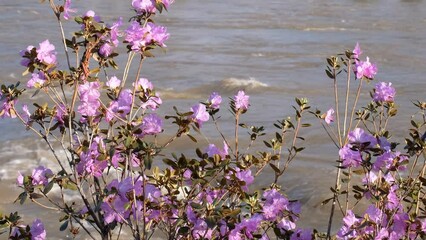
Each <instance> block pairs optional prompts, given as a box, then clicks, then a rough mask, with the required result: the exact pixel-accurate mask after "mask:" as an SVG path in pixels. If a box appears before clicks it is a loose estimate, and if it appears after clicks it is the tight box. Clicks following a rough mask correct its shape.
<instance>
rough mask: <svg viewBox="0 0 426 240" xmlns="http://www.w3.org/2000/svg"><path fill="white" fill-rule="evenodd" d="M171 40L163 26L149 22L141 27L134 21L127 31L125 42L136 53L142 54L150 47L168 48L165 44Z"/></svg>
mask: <svg viewBox="0 0 426 240" xmlns="http://www.w3.org/2000/svg"><path fill="white" fill-rule="evenodd" d="M168 38H169V34H168V33H167V29H166V28H165V27H163V26H157V25H156V24H154V23H152V22H149V23H147V24H146V25H145V26H141V25H140V23H139V22H137V21H133V22H132V23H131V24H130V26H129V27H128V28H127V30H126V36H125V40H126V42H128V43H129V47H130V49H131V50H132V51H134V52H141V51H142V50H144V49H145V48H146V47H148V46H150V45H157V46H160V47H166V45H165V44H164V42H165V41H166V40H167V39H168Z"/></svg>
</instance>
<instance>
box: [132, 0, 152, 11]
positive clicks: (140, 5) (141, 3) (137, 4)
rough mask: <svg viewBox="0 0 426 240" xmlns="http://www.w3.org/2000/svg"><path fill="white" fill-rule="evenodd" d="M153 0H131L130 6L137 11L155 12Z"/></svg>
mask: <svg viewBox="0 0 426 240" xmlns="http://www.w3.org/2000/svg"><path fill="white" fill-rule="evenodd" d="M155 2H156V1H155V0H132V7H133V8H135V10H136V12H138V13H155V11H156V10H157V9H156V8H155Z"/></svg>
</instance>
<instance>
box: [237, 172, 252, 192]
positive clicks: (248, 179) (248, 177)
mask: <svg viewBox="0 0 426 240" xmlns="http://www.w3.org/2000/svg"><path fill="white" fill-rule="evenodd" d="M235 176H236V177H237V178H238V180H240V181H241V182H244V183H245V185H244V186H242V187H241V189H243V190H244V191H248V187H249V186H250V185H251V184H252V183H253V181H254V177H253V175H252V174H251V170H250V169H247V170H244V171H241V170H239V169H238V170H237V173H236V174H235Z"/></svg>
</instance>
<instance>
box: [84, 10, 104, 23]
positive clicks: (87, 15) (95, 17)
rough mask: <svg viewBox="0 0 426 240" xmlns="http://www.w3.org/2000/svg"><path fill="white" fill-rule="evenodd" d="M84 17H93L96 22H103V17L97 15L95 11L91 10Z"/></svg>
mask: <svg viewBox="0 0 426 240" xmlns="http://www.w3.org/2000/svg"><path fill="white" fill-rule="evenodd" d="M83 17H91V18H93V20H95V21H96V22H100V21H101V17H100V16H99V15H96V13H95V11H93V10H89V11H87V12H86V13H85V14H84V16H83Z"/></svg>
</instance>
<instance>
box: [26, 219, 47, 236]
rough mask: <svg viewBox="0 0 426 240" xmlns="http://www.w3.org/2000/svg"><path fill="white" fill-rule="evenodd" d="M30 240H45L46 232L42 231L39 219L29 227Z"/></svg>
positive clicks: (42, 227)
mask: <svg viewBox="0 0 426 240" xmlns="http://www.w3.org/2000/svg"><path fill="white" fill-rule="evenodd" d="M30 233H31V240H45V239H46V235H47V234H46V230H45V229H44V225H43V223H42V222H41V220H40V219H38V218H37V219H36V220H34V222H33V224H32V225H31V230H30Z"/></svg>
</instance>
